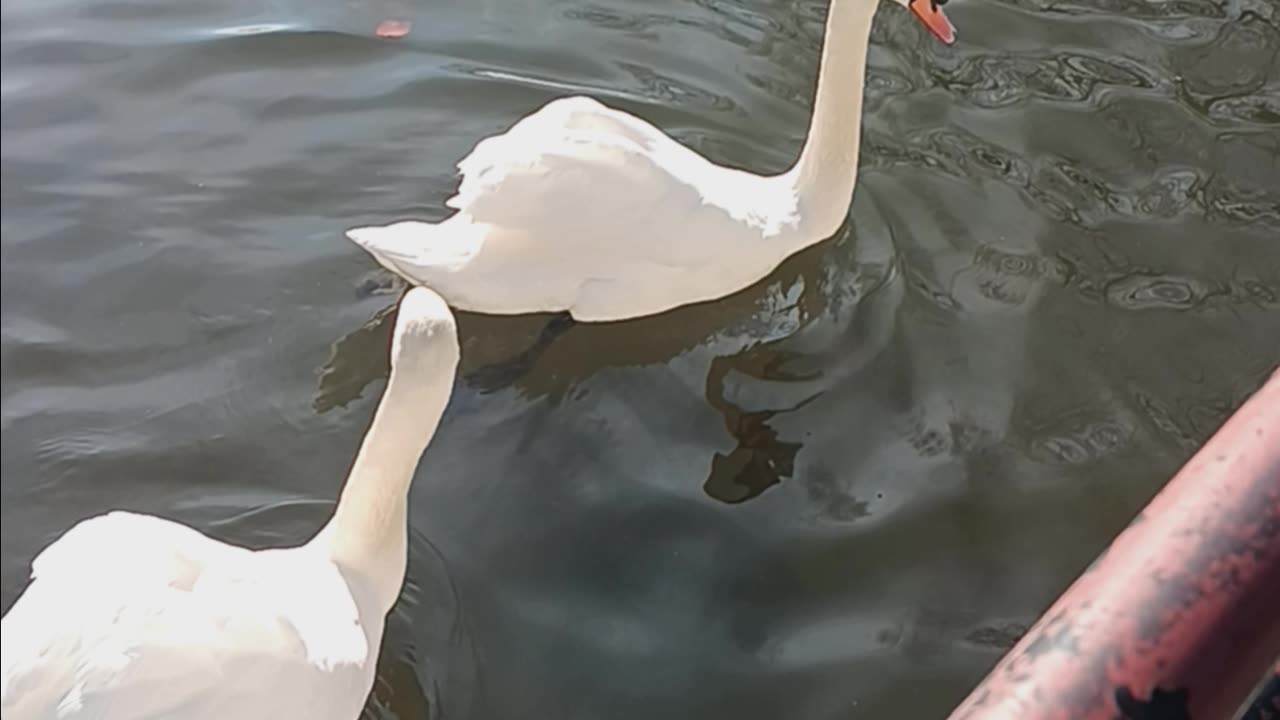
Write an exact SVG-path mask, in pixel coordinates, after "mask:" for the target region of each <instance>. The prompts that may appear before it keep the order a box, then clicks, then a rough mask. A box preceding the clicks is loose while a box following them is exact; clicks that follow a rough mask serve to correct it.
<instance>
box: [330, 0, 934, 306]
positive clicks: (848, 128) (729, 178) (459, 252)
mask: <svg viewBox="0 0 1280 720" xmlns="http://www.w3.org/2000/svg"><path fill="white" fill-rule="evenodd" d="M878 2H879V0H832V2H831V7H830V9H829V11H828V18H827V29H826V37H825V40H824V43H823V56H822V63H821V69H820V71H819V78H818V90H817V96H816V99H815V102H814V112H813V119H812V121H811V124H810V128H809V134H808V138H807V140H806V142H805V147H804V150H803V151H802V152H801V155H800V159H799V160H798V161H797V163H796V164H795V166H794V167H793V168H792V169H791V170H789V171H787V172H786V173H783V174H781V175H773V176H761V175H755V174H752V173H749V172H745V171H742V170H736V169H732V168H727V167H722V166H719V165H716V164H714V163H712V162H710V161H708V160H707V159H705V158H703V157H702V156H700V155H698V154H697V153H695V152H693V151H692V150H690V149H688V148H686V147H685V146H683V145H681V144H679V143H677V142H676V141H674V140H672V139H671V138H670V137H668V136H666V135H664V134H663V133H662V131H660V130H659V129H658V128H656V127H654V126H653V125H651V124H649V123H648V122H646V121H644V120H641V119H640V118H638V117H635V116H633V115H630V114H628V113H625V112H622V111H620V110H615V109H612V108H608V107H606V106H604V105H602V104H600V103H599V102H597V101H595V100H592V99H590V98H586V97H568V98H561V99H557V100H553V101H551V102H550V103H548V104H546V105H544V106H543V107H542V108H541V109H539V110H537V111H536V112H534V113H533V114H531V115H529V116H527V117H525V118H523V119H521V120H520V121H519V122H517V123H516V124H515V125H514V126H512V127H511V129H510V130H508V131H507V132H506V133H504V134H501V135H497V136H494V137H490V138H487V139H485V140H483V141H481V142H480V143H479V144H478V145H476V147H475V149H474V150H473V151H472V152H471V154H470V155H469V156H467V157H466V158H465V159H463V160H462V161H461V162H460V163H459V164H458V169H459V170H460V171H461V174H462V182H461V184H460V186H459V188H458V192H457V194H456V195H454V196H453V197H452V198H450V199H449V200H447V201H446V203H445V204H446V205H448V206H449V207H451V208H454V209H455V210H457V212H456V213H455V214H454V215H453V216H451V217H449V218H448V219H446V220H444V221H443V222H440V223H438V224H431V223H425V222H414V221H407V222H400V223H394V224H392V225H387V226H382V227H364V228H355V229H352V230H349V231H348V233H347V235H348V237H350V238H351V239H352V240H354V241H355V242H356V243H358V244H359V245H361V246H362V247H364V248H365V249H366V250H368V251H369V252H370V254H372V255H373V256H374V258H376V259H377V260H378V262H380V263H381V264H382V265H384V266H385V267H387V268H388V269H390V270H392V271H393V272H396V273H398V274H400V275H403V276H405V277H406V278H408V279H409V280H411V281H412V282H415V283H421V284H426V285H429V286H431V287H433V288H435V289H436V290H438V291H439V292H440V293H441V294H442V295H443V296H444V297H445V298H446V299H447V300H448V301H449V303H450V304H451V305H454V306H455V307H459V308H462V309H465V310H472V311H476V312H484V313H493V314H518V313H526V312H548V311H568V312H569V313H570V314H571V315H572V316H573V317H574V318H575V319H577V320H583V321H608V320H620V319H625V318H632V317H640V316H644V315H651V314H655V313H660V312H663V311H666V310H669V309H671V308H674V307H678V306H680V305H686V304H689V303H695V302H701V301H705V300H711V299H715V298H719V297H723V296H725V295H729V294H731V293H734V292H736V291H738V290H741V289H743V288H745V287H747V286H748V285H750V284H752V283H754V282H755V281H757V280H759V279H761V278H763V277H764V276H766V275H768V274H769V273H770V272H771V271H772V270H773V269H774V268H776V267H777V266H778V264H779V263H781V262H782V261H783V260H784V259H786V258H787V257H789V256H790V255H792V254H794V253H795V252H797V251H798V250H800V249H802V248H804V247H807V246H809V245H812V244H814V243H817V242H819V241H821V240H824V239H826V238H828V237H830V236H831V235H832V234H833V233H835V231H836V230H837V229H838V228H839V227H840V225H841V223H843V222H844V219H845V216H846V215H847V213H848V210H849V204H850V202H852V194H853V187H854V182H855V180H856V175H857V167H858V143H859V138H860V126H861V113H862V94H863V81H864V76H865V70H866V58H867V45H868V42H869V39H870V34H871V24H872V20H873V18H874V16H875V11H876V7H877V5H878ZM897 2H899V3H900V4H903V5H907V4H908V0H897ZM910 2H911V3H912V5H911V7H912V8H913V9H914V10H916V14H917V15H919V16H920V17H921V18H922V19H924V20H925V22H926V24H929V26H930V27H931V28H932V29H933V30H934V31H935V32H936V33H938V34H939V35H941V36H944V39H947V37H948V36H945V35H944V32H943V31H942V30H940V29H939V28H942V27H943V25H942V24H940V23H945V22H946V21H945V20H944V19H942V15H941V14H940V13H938V12H937V10H936V6H931V7H932V8H933V9H932V10H928V9H924V5H925V4H927V3H929V2H930V0H910ZM945 27H946V28H949V27H950V26H949V25H945ZM947 32H949V30H947Z"/></svg>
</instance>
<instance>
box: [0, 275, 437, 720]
mask: <svg viewBox="0 0 1280 720" xmlns="http://www.w3.org/2000/svg"><path fill="white" fill-rule="evenodd" d="M458 353H459V351H458V340H457V331H456V329H455V326H454V319H453V315H452V314H451V312H450V311H449V308H448V306H446V305H445V303H444V301H443V300H442V299H441V298H440V297H439V296H437V295H436V294H435V293H433V292H431V291H429V290H426V289H422V288H415V289H413V290H411V291H410V292H409V293H408V294H407V295H406V296H405V298H404V300H403V301H402V302H401V306H400V315H399V318H398V319H397V321H396V329H395V335H394V339H393V341H392V349H391V375H390V378H389V379H388V381H387V386H386V389H385V390H384V391H383V395H382V400H381V402H380V404H379V405H378V409H377V411H376V412H375V413H374V417H373V422H372V424H371V425H370V426H369V431H368V434H367V435H366V436H365V438H364V442H363V443H362V444H361V446H360V451H359V453H358V454H357V455H356V459H355V463H354V464H353V465H352V467H351V472H350V474H349V476H348V477H347V483H346V485H345V486H344V487H343V490H342V496H341V498H340V499H339V501H338V505H337V508H336V509H335V510H334V513H333V517H332V518H331V519H330V521H329V522H328V524H327V525H325V527H324V529H322V530H321V531H320V532H319V533H318V534H317V535H316V536H315V537H314V538H313V539H312V540H311V541H310V542H308V543H306V544H305V545H302V546H300V547H293V548H287V549H272V550H262V551H256V552H255V551H251V550H247V549H244V548H241V547H236V546H234V545H228V544H225V543H222V542H218V541H216V540H213V539H212V538H209V537H208V536H205V535H202V534H201V533H199V532H197V531H195V530H193V529H191V528H189V527H186V526H185V525H180V524H178V523H175V522H172V521H169V520H164V519H161V518H158V517H153V516H149V515H138V514H134V513H128V512H111V513H108V514H106V515H100V516H98V517H94V518H90V519H88V520H85V521H83V522H81V523H79V524H78V525H76V526H75V527H73V528H71V530H69V531H68V532H67V533H66V534H65V535H63V536H62V537H61V538H59V539H58V540H57V541H56V542H54V543H53V544H52V545H50V546H49V547H48V548H46V549H45V550H44V551H43V552H42V553H40V555H39V556H38V557H37V558H36V559H35V561H34V562H32V573H31V574H32V578H33V581H32V583H31V585H30V586H29V587H28V588H27V590H26V591H25V592H24V593H23V595H22V596H21V597H20V598H18V601H17V602H16V603H15V604H14V606H13V608H12V609H11V610H10V611H9V613H8V614H7V615H5V616H4V619H3V621H0V626H2V629H0V654H2V655H3V660H0V666H2V669H3V676H2V678H0V682H2V683H3V685H2V686H0V709H2V713H0V714H2V715H3V717H4V720H28V719H31V720H36V719H38V720H49V719H51V718H60V719H61V718H95V719H97V720H108V719H114V718H130V719H131V720H137V719H139V718H183V719H184V720H202V719H204V718H218V719H219V720H225V719H228V718H308V719H309V720H310V719H320V720H325V719H328V718H333V719H338V718H340V719H341V720H351V719H352V718H355V717H357V716H358V715H359V714H360V711H361V709H362V708H363V706H364V704H365V701H366V699H367V697H368V695H369V691H370V689H371V688H372V686H373V678H374V666H375V663H376V660H377V656H378V648H379V644H380V643H381V641H382V630H383V623H384V622H385V618H386V614H387V612H388V611H389V610H390V609H391V606H392V603H394V602H395V600H396V597H397V596H398V595H399V593H400V588H401V585H402V584H403V582H404V574H405V564H406V552H407V550H406V547H407V529H406V526H407V516H406V503H407V496H408V491H409V484H410V482H411V481H412V480H413V475H414V470H415V468H416V467H417V465H418V460H419V458H420V456H421V454H422V452H423V450H424V449H425V448H426V446H427V443H428V442H429V441H430V440H431V437H432V435H433V434H434V433H435V429H436V425H437V423H438V422H439V420H440V416H441V414H442V413H443V412H444V408H445V405H446V404H448V401H449V397H450V395H451V393H452V387H453V380H454V373H455V371H456V367H457V364H458Z"/></svg>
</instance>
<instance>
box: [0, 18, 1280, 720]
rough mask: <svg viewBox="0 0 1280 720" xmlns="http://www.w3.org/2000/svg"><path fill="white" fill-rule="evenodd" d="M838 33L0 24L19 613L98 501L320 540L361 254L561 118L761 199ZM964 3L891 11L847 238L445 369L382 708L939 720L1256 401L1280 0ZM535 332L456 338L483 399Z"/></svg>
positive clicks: (1275, 164) (763, 21)
mask: <svg viewBox="0 0 1280 720" xmlns="http://www.w3.org/2000/svg"><path fill="white" fill-rule="evenodd" d="M824 12H825V4H824V3H823V2H821V1H819V0H734V1H732V2H730V1H728V0H653V1H650V2H638V1H636V0H632V1H630V2H627V1H624V0H554V1H541V2H517V1H516V0H466V1H464V0H433V1H431V2H426V1H425V0H423V1H419V2H410V0H346V1H345V2H343V1H342V0H316V1H315V2H310V3H304V2H296V1H295V0H268V1H267V2H261V1H258V2H247V1H246V0H184V1H183V2H177V3H174V2H159V0H39V1H37V0H12V1H10V0H6V1H5V3H4V5H3V26H2V27H3V30H2V35H3V49H2V51H0V52H2V55H3V88H2V91H0V93H2V99H3V100H2V101H3V108H2V109H3V113H2V114H0V123H2V124H3V144H2V148H0V153H2V154H3V176H2V178H0V179H2V181H3V182H2V183H0V195H2V199H3V283H2V289H3V367H4V383H3V523H2V524H0V528H2V529H0V532H2V533H3V578H2V585H0V595H2V599H3V606H4V607H5V608H8V606H9V605H10V604H11V603H12V602H13V600H14V598H16V597H17V594H18V593H19V592H20V591H21V589H22V587H23V586H24V582H25V578H26V575H27V573H28V569H29V562H30V560H31V558H32V556H33V555H34V554H35V553H36V552H37V550H38V549H40V548H41V547H43V546H44V545H45V544H47V543H48V542H50V541H51V540H53V539H54V538H55V537H56V536H57V535H58V534H59V533H61V532H62V531H64V530H65V529H66V528H68V527H69V526H70V525H71V524H73V523H74V522H76V521H77V520H79V519H81V518H84V517H86V516H88V515H90V514H94V513H98V512H101V511H103V510H106V509H108V508H114V507H126V508H131V509H135V510H140V511H146V512H154V513H159V514H162V515H164V516H167V517H173V518H177V519H180V520H182V521H184V522H188V523H191V524H193V525H195V526H197V527H199V528H201V529H204V530H206V531H207V532H209V533H211V534H212V535H214V536H216V537H220V538H224V539H228V540H232V541H236V542H242V543H248V544H251V545H256V546H265V545H271V544H281V543H291V542H296V541H300V540H302V539H304V538H306V537H307V535H308V533H310V532H311V531H313V530H314V529H315V528H316V527H318V525H319V524H320V523H321V522H322V520H323V518H324V517H325V513H326V512H327V510H328V507H329V503H330V502H331V499H332V498H333V497H334V495H335V493H336V491H337V488H338V485H339V483H340V482H341V480H342V477H343V475H344V473H345V471H346V468H347V465H348V463H349V460H350V457H351V455H352V453H353V451H354V449H355V447H356V444H357V443H358V441H359V439H360V437H361V435H362V433H363V431H364V428H365V425H366V423H367V422H368V420H369V416H370V411H371V408H372V404H373V402H374V400H375V398H376V395H377V393H378V391H379V390H380V388H381V384H382V380H383V377H384V376H385V364H386V341H387V334H388V332H389V325H388V323H387V320H388V318H389V316H390V314H389V313H388V312H386V310H385V309H386V308H388V307H389V306H390V305H391V304H392V303H393V302H394V296H390V295H385V294H381V295H378V294H375V295H372V296H371V295H369V294H367V293H361V292H358V290H359V289H360V288H361V287H362V286H363V285H366V284H367V282H368V280H369V277H370V273H371V272H372V271H373V270H374V264H373V263H372V261H371V260H370V259H369V258H368V257H367V256H365V255H364V254H363V253H362V252H361V251H360V250H359V249H358V248H356V247H355V246H354V245H352V244H351V243H349V242H348V241H347V240H346V239H345V238H343V236H342V230H344V229H345V228H347V227H350V226H352V225H357V224H364V223H369V222H384V221H387V220H390V219H392V218H396V217H401V216H406V215H414V216H418V217H424V218H429V219H435V218H439V217H442V216H443V215H444V214H445V210H444V207H443V200H444V199H445V198H446V197H447V196H448V195H449V194H451V192H452V190H453V189H454V187H455V184H456V182H457V179H456V177H455V175H454V174H453V173H454V171H453V165H454V163H455V162H456V161H457V160H458V159H459V158H461V157H462V156H463V155H465V154H466V152H467V151H468V150H469V149H470V147H471V146H472V145H473V144H474V143H475V142H476V141H477V140H478V139H480V138H481V137H483V136H485V135H488V134H491V133H494V132H498V131H501V130H503V129H504V128H506V127H507V126H508V125H509V124H510V123H512V122H513V121H514V120H515V119H516V118H518V117H519V116H521V115H522V114H524V113H525V112H528V111H529V110H531V109H532V108H534V107H536V106H537V105H539V104H540V103H542V102H544V101H546V100H548V99H550V98H551V97H553V96H556V95H560V94H566V93H577V92H583V93H590V94H592V95H594V96H596V97H598V98H600V99H602V100H605V101H607V102H609V103H611V104H614V105H616V106H618V107H620V108H623V109H626V110H629V111H632V112H635V113H637V114H639V115H641V116H642V117H645V118H646V119H649V120H651V121H652V122H654V123H656V124H657V125H659V126H660V127H661V128H663V129H664V130H666V131H667V132H669V133H671V134H672V135H673V136H674V137H676V138H677V139H678V140H680V141H681V142H684V143H686V144H688V145H689V146H691V147H693V148H695V149H697V150H699V151H700V152H702V153H704V154H706V155H708V156H709V157H711V158H712V159H713V160H716V161H719V162H722V163H727V164H730V165H736V166H740V167H745V168H750V169H752V170H755V171H760V172H764V171H770V172H772V171H777V170H780V169H782V168H783V167H785V166H786V165H787V164H788V163H789V162H790V161H791V159H792V158H793V157H794V155H795V154H796V153H797V151H798V148H799V145H800V142H801V139H802V135H803V132H804V128H805V123H806V121H807V117H808V105H809V102H810V98H811V93H812V86H813V79H814V73H815V68H816V63H817V54H818V50H819V40H820V38H821V29H822V28H821V22H822V18H823V16H824ZM948 12H949V13H950V15H951V17H952V19H953V21H954V22H955V24H956V25H957V27H958V28H959V33H960V39H959V42H958V43H957V44H956V45H954V46H951V47H946V46H943V45H941V44H939V43H937V42H936V41H934V40H933V39H932V38H931V37H928V36H926V35H925V34H924V33H923V30H922V28H920V27H919V26H918V24H917V23H916V22H914V20H913V19H911V18H910V17H909V16H908V14H907V13H906V12H905V11H903V10H901V9H900V8H898V7H896V6H892V5H890V4H888V3H886V4H885V5H884V6H883V7H882V8H881V10H880V12H879V15H878V17H877V22H876V29H875V33H874V36H873V48H872V51H871V56H870V66H871V70H870V78H869V81H868V85H867V91H866V92H867V98H868V101H867V107H866V113H867V115H866V121H865V123H866V124H865V132H864V136H863V158H862V164H863V169H862V174H861V175H860V178H859V183H858V190H857V193H856V196H855V202H854V207H853V210H852V212H851V216H850V217H851V220H850V222H849V224H848V227H847V228H846V230H845V231H844V232H842V234H841V235H840V236H838V237H837V238H835V239H833V240H831V241H829V242H826V243H823V244H820V245H818V246H815V247H814V248H812V249H810V250H808V251H806V252H804V253H802V254H800V255H798V256H796V257H795V258H792V259H791V260H790V261H788V262H786V263H785V264H784V265H783V266H782V267H781V268H779V269H778V271H777V272H775V273H773V274H772V275H771V276H770V277H769V278H768V279H767V280H765V281H763V282H762V283H760V284H759V285H757V286H756V287H753V288H751V289H749V290H747V291H744V292H742V293H740V294H738V295H735V296H733V297H731V298H728V299H725V300H722V301H720V302H716V303H710V304H706V305H700V306H696V307H690V308H685V309H682V310H678V311H676V312H672V313H669V314H666V315H662V316H659V317H655V318H647V319H643V320H638V321H633V322H626V323H620V324H614V325H607V326H585V327H584V326H579V327H575V328H573V329H571V330H570V331H569V332H567V333H566V334H565V335H563V336H562V337H560V338H559V339H557V340H556V341H555V343H554V344H553V345H551V346H550V348H549V350H547V352H546V353H545V354H544V355H542V356H541V357H540V358H539V359H538V360H537V361H536V362H534V363H533V364H532V366H530V367H528V368H527V369H526V371H525V372H523V373H519V374H516V375H512V376H511V377H509V378H508V379H507V381H504V382H496V383H495V382H493V381H492V377H490V381H489V382H487V383H485V384H483V385H481V384H479V383H477V382H474V381H463V382H461V383H460V384H459V386H458V387H457V390H456V394H455V395H454V399H453V402H452V405H451V406H450V410H449V412H448V414H447V416H446V419H445V423H444V426H443V428H442V430H441V431H440V434H439V435H438V436H437V437H436V440H435V442H434V444H433V446H432V448H431V450H430V451H429V453H428V454H427V456H426V458H425V459H424V461H423V464H422V467H421V468H420V471H419V474H418V479H417V484H416V486H415V489H414V494H413V498H412V519H411V523H412V548H411V557H410V565H411V568H410V577H409V580H408V583H407V586H406V588H405V592H404V595H403V597H402V599H401V602H400V603H399V605H398V606H397V608H396V610H395V611H394V614H393V617H392V620H391V622H390V625H389V627H388V631H387V640H386V643H385V648H384V654H383V658H382V662H381V666H380V675H379V677H380V679H379V682H378V684H377V687H376V689H375V693H374V699H373V701H372V702H371V705H370V715H371V716H372V717H384V718H389V717H398V718H421V717H446V718H486V719H488V718H495V719H496V718H531V717H537V718H655V717H662V718H698V719H700V720H701V719H704V718H705V719H713V718H787V719H788V720H790V719H800V718H806V719H807V718H933V717H941V716H943V715H944V714H945V713H946V711H947V710H948V709H949V708H950V707H952V706H953V705H954V704H955V703H956V702H958V701H959V700H960V699H961V698H962V697H963V695H964V694H966V692H967V691H968V689H969V688H970V687H971V686H972V685H973V684H974V683H975V682H976V681H978V680H979V679H980V678H981V676H982V675H983V674H984V673H985V672H986V670H987V669H988V668H989V667H990V665H991V664H992V663H994V661H995V660H996V659H997V657H998V656H999V655H1000V654H1001V653H1002V652H1003V651H1004V649H1006V648H1007V647H1008V646H1009V644H1010V643H1011V642H1012V641H1013V640H1014V639H1015V638H1016V637H1017V635H1018V633H1019V632H1020V631H1021V630H1022V629H1023V628H1024V627H1025V626H1026V625H1027V624H1029V623H1030V622H1031V621H1033V620H1034V618H1035V617H1036V616H1037V615H1038V613H1039V611H1040V610H1042V609H1043V608H1044V607H1045V606H1046V605H1047V604H1048V603H1049V602H1050V601H1051V600H1052V599H1053V598H1054V597H1055V596H1056V595H1057V593H1058V592H1059V591H1061V590H1062V589H1063V588H1064V587H1065V586H1066V584H1068V583H1069V582H1070V581H1071V580H1072V579H1073V577H1074V576H1075V575H1076V573H1077V572H1079V571H1080V570H1081V569H1082V568H1083V566H1084V565H1085V564H1086V563H1087V562H1088V561H1089V560H1090V559H1091V558H1092V557H1093V555H1094V554H1095V553H1096V552H1098V551H1099V550H1100V549H1101V548H1102V547H1103V546H1104V545H1105V544H1106V542H1107V541H1108V540H1109V538H1110V537H1111V536H1112V535H1113V534H1114V533H1115V532H1117V531H1118V530H1119V529H1120V528H1121V527H1122V526H1123V525H1124V524H1125V523H1126V522H1127V521H1128V519H1129V518H1130V517H1131V516H1132V515H1133V513H1134V512H1135V511H1136V510H1137V509H1138V508H1139V507H1140V506H1141V505H1142V504H1143V503H1144V502H1145V500H1146V499H1147V498H1148V497H1149V496H1150V495H1151V494H1152V493H1153V492H1154V491H1155V489H1156V488H1157V487H1158V486H1159V485H1160V484H1161V483H1162V482H1163V481H1164V480H1165V479H1166V478H1167V477H1168V476H1169V475H1170V473H1172V472H1173V471H1174V470H1175V469H1176V468H1177V467H1178V466H1179V465H1180V464H1181V462H1182V461H1183V460H1184V459H1186V458H1187V457H1188V456H1189V455H1190V453H1191V452H1192V451H1193V449H1194V448H1195V447H1196V446H1197V444H1198V443H1199V442H1201V441H1202V440H1203V439H1204V438H1205V437H1207V436H1208V434H1209V433H1211V432H1212V430H1213V429H1214V428H1215V427H1216V426H1217V424H1218V423H1219V422H1220V421H1221V420H1222V419H1223V418H1224V417H1225V416H1226V415H1227V414H1228V413H1229V412H1230V411H1231V410H1232V408H1234V407H1235V406H1236V405H1238V404H1239V403H1240V402H1241V400H1242V399H1243V398H1244V397H1245V396H1247V395H1248V394H1249V393H1250V392H1251V391H1252V390H1253V389H1254V388H1256V387H1257V386H1258V385H1260V384H1261V382H1262V380H1263V378H1264V377H1265V374H1266V373H1267V372H1268V371H1269V370H1270V369H1271V368H1272V367H1273V366H1274V364H1275V362H1276V356H1277V338H1280V300H1278V298H1280V71H1278V70H1277V68H1278V67H1280V30H1278V29H1277V26H1278V24H1280V5H1277V4H1275V3H1274V2H1272V1H1271V0H1169V1H1167V2H1166V1H1161V2H1146V1H1141V2H1140V1H1138V0H1061V1H1058V0H982V1H979V0H955V2H953V3H951V4H950V5H948ZM387 18H398V19H403V20H407V21H409V22H411V23H412V30H411V32H410V33H409V35H408V36H407V37H405V38H403V39H400V40H395V41H389V40H380V39H377V38H375V37H374V36H373V32H372V31H373V28H374V27H375V26H376V25H377V23H378V22H380V21H381V20H384V19H387ZM730 261H732V258H726V262H730ZM545 322H546V318H545V317H516V318H494V317H484V316H474V315H464V316H463V317H462V318H461V333H462V338H463V342H464V357H465V359H464V372H466V373H469V372H470V371H471V370H475V369H477V368H481V367H487V366H489V365H492V364H494V363H498V362H501V361H503V360H504V359H508V358H511V357H512V356H514V355H515V354H517V353H519V352H520V350H522V349H523V348H525V347H526V346H528V345H529V343H531V342H532V341H533V338H534V337H535V336H536V335H537V333H538V332H539V330H540V329H541V327H542V326H543V325H544V324H545Z"/></svg>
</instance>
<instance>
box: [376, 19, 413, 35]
mask: <svg viewBox="0 0 1280 720" xmlns="http://www.w3.org/2000/svg"><path fill="white" fill-rule="evenodd" d="M373 34H374V35H377V36H378V37H380V38H386V39H389V40H394V39H396V38H402V37H404V36H405V35H408V34H409V21H408V20H383V21H382V22H380V23H378V27H377V28H375V29H374V31H373Z"/></svg>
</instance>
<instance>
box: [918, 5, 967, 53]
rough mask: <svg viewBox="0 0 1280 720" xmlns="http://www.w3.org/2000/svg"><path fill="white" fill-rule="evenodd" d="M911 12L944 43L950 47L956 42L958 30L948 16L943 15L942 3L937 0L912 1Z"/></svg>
mask: <svg viewBox="0 0 1280 720" xmlns="http://www.w3.org/2000/svg"><path fill="white" fill-rule="evenodd" d="M942 1H943V2H946V0H942ZM911 12H913V13H915V14H916V17H918V18H920V22H922V23H924V26H925V27H927V28H929V32H931V33H933V34H934V35H936V36H937V37H938V39H939V40H941V41H942V42H944V43H946V44H948V45H950V44H951V43H953V42H955V41H956V29H955V27H953V26H952V25H951V21H950V20H948V19H947V16H946V15H943V14H942V6H941V4H940V3H938V2H935V0H911Z"/></svg>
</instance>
